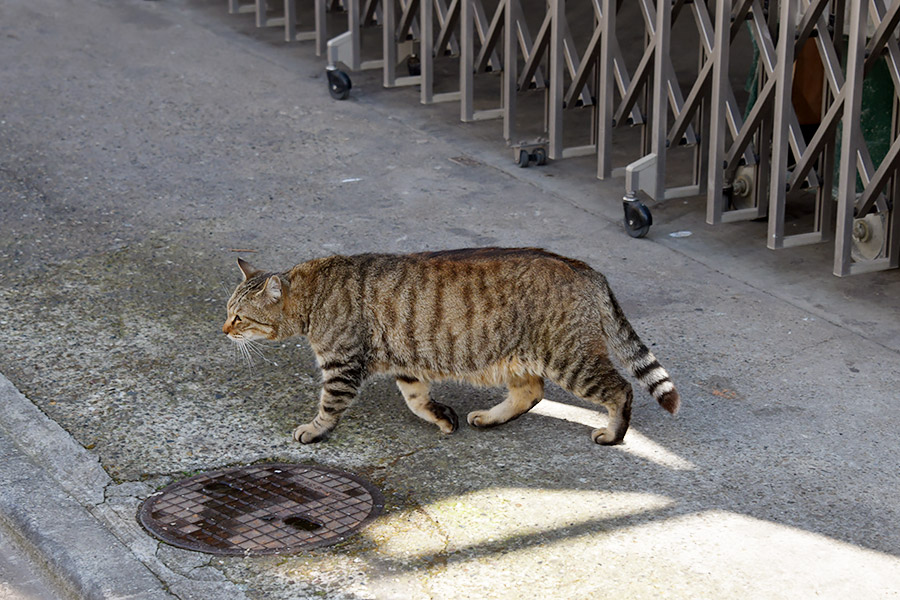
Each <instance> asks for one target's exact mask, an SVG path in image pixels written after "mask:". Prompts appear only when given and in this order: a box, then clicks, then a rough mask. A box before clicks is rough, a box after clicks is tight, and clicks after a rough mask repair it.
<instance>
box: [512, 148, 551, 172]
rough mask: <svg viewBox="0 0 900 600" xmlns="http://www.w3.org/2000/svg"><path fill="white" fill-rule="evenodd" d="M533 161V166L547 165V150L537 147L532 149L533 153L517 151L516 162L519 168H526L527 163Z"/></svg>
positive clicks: (522, 150)
mask: <svg viewBox="0 0 900 600" xmlns="http://www.w3.org/2000/svg"><path fill="white" fill-rule="evenodd" d="M531 161H534V164H536V165H537V166H539V167H541V166H544V165H546V164H547V150H545V149H544V148H541V147H537V148H535V149H534V152H528V150H525V149H521V150H519V160H518V161H516V162H517V163H518V165H519V166H520V167H522V168H523V169H524V168H525V167H527V166H528V163H529V162H531Z"/></svg>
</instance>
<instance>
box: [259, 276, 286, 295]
mask: <svg viewBox="0 0 900 600" xmlns="http://www.w3.org/2000/svg"><path fill="white" fill-rule="evenodd" d="M282 287H283V285H282V283H281V278H280V277H279V276H278V275H272V276H271V277H269V280H268V281H266V287H265V289H263V294H264V295H265V297H266V299H267V300H268V301H269V302H278V301H279V300H280V299H281V292H282Z"/></svg>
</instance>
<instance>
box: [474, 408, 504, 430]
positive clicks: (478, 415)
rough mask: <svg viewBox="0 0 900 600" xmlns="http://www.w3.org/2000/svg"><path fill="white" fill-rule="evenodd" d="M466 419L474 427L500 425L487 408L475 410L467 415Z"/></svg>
mask: <svg viewBox="0 0 900 600" xmlns="http://www.w3.org/2000/svg"><path fill="white" fill-rule="evenodd" d="M466 420H467V421H468V422H469V425H471V426H472V427H492V426H494V425H499V423H497V422H496V421H495V420H494V419H493V418H492V417H491V414H490V411H487V410H473V411H472V412H470V413H469V414H468V416H466Z"/></svg>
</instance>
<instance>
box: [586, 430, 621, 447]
mask: <svg viewBox="0 0 900 600" xmlns="http://www.w3.org/2000/svg"><path fill="white" fill-rule="evenodd" d="M624 437H625V433H624V432H622V435H620V436H617V435H616V434H615V432H612V431H610V430H609V429H606V428H605V427H602V428H600V429H595V430H594V431H592V432H591V438H592V439H593V440H594V443H595V444H601V445H603V446H613V445H615V444H621V443H622V439H623V438H624Z"/></svg>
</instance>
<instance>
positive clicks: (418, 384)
mask: <svg viewBox="0 0 900 600" xmlns="http://www.w3.org/2000/svg"><path fill="white" fill-rule="evenodd" d="M397 387H398V388H400V393H402V394H403V399H404V400H406V405H407V406H408V407H409V410H411V411H412V412H413V414H414V415H416V416H417V417H419V418H420V419H424V420H426V421H428V422H429V423H434V424H435V425H437V426H438V427H439V428H440V429H441V431H442V432H443V433H453V432H454V431H456V429H457V427H459V418H458V417H457V416H456V412H454V410H453V409H452V408H450V407H449V406H447V405H445V404H440V403H438V402H434V401H433V400H432V399H431V395H430V393H431V385H430V384H429V383H428V382H427V381H420V380H418V379H416V378H415V377H409V376H406V375H399V376H397Z"/></svg>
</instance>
